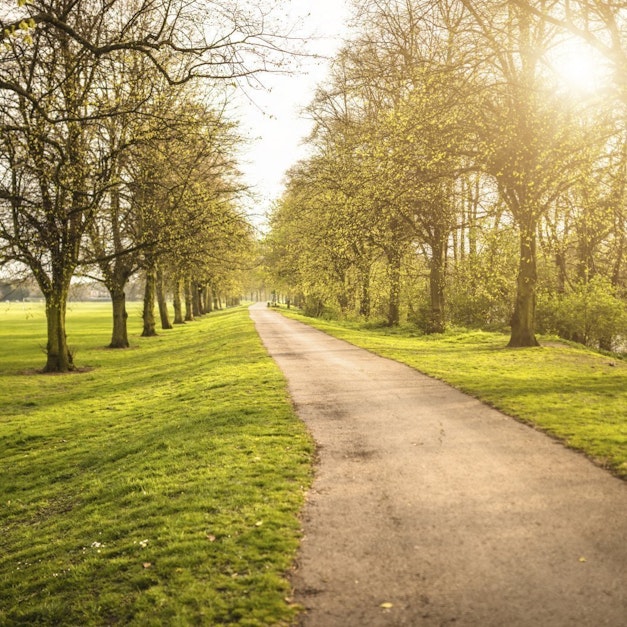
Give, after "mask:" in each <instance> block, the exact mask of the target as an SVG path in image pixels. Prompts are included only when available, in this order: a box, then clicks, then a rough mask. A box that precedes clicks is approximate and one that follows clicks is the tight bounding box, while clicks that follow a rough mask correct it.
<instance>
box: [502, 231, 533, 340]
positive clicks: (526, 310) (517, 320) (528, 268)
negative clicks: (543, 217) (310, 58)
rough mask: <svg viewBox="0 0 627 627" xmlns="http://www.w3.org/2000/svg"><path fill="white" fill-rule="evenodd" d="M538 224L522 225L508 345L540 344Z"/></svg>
mask: <svg viewBox="0 0 627 627" xmlns="http://www.w3.org/2000/svg"><path fill="white" fill-rule="evenodd" d="M536 261H537V260H536V225H535V223H531V224H529V225H521V227H520V265H519V268H518V281H517V290H516V305H515V307H514V314H513V316H512V320H511V328H512V333H511V337H510V340H509V344H508V346H509V347H510V348H518V347H523V346H539V344H538V340H537V339H536V336H535V320H536V284H537V281H538V275H537V268H536Z"/></svg>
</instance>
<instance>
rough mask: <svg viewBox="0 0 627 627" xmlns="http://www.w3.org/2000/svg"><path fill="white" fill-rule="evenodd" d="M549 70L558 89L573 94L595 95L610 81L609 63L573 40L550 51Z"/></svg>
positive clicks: (577, 40)
mask: <svg viewBox="0 0 627 627" xmlns="http://www.w3.org/2000/svg"><path fill="white" fill-rule="evenodd" d="M549 66H550V68H551V70H552V74H553V75H554V79H555V82H556V86H557V88H558V89H560V90H563V91H567V92H574V93H575V94H580V95H591V94H595V93H597V92H598V91H600V90H601V89H603V88H604V87H605V86H607V84H608V82H609V79H610V68H609V63H608V61H607V60H606V59H605V58H604V57H603V55H601V53H600V52H599V51H598V50H596V49H595V48H593V47H592V46H591V45H590V44H588V43H586V42H585V41H583V40H580V39H577V38H575V37H570V38H568V39H564V40H562V41H561V42H559V43H558V44H557V45H556V46H555V48H553V50H552V51H551V53H550V59H549Z"/></svg>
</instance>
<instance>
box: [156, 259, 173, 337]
mask: <svg viewBox="0 0 627 627" xmlns="http://www.w3.org/2000/svg"><path fill="white" fill-rule="evenodd" d="M155 286H156V293H157V304H158V306H159V318H160V319H161V328H162V329H171V328H172V323H171V322H170V316H169V314H168V303H167V301H166V299H165V289H164V285H163V272H162V271H161V269H160V268H158V269H157V271H156V274H155Z"/></svg>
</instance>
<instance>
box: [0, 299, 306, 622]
mask: <svg viewBox="0 0 627 627" xmlns="http://www.w3.org/2000/svg"><path fill="white" fill-rule="evenodd" d="M139 311H140V305H134V304H132V305H131V307H130V309H129V314H130V317H129V330H130V335H131V342H132V344H133V347H132V348H131V349H129V350H126V351H114V350H110V349H105V348H103V347H104V346H105V345H106V344H107V343H108V341H109V339H110V337H109V336H110V321H109V318H110V310H109V306H108V305H107V304H80V305H78V304H70V306H69V311H68V337H69V343H70V346H71V347H72V348H73V349H74V350H75V359H76V363H77V365H78V366H79V367H81V368H83V367H89V369H88V370H87V371H85V372H81V373H74V374H69V375H40V374H36V373H35V370H36V369H38V368H41V367H42V366H43V365H44V362H45V357H44V354H43V351H42V347H43V346H44V344H45V317H44V311H43V305H36V304H21V303H19V304H18V303H13V304H10V305H7V304H5V303H1V304H0V314H1V320H2V326H1V327H0V477H1V480H0V503H1V510H0V511H1V514H0V624H2V625H23V624H39V625H81V626H82V625H109V624H111V625H112V624H123V625H216V624H221V625H222V624H223V625H229V624H231V625H234V624H237V625H251V626H252V625H280V624H288V623H289V622H290V620H291V618H292V617H293V616H294V615H295V613H296V612H297V608H296V607H295V606H293V605H291V604H290V602H289V596H290V588H289V584H288V582H287V580H286V578H285V574H286V571H287V570H288V569H289V567H290V565H291V563H292V559H293V556H294V553H295V551H296V549H297V546H298V541H299V537H300V526H299V521H298V513H299V511H300V508H301V505H302V502H303V498H304V491H305V490H306V488H307V486H308V485H309V481H310V474H311V461H312V454H313V446H312V442H311V440H310V438H309V436H308V435H307V433H306V431H305V428H304V426H303V425H302V423H301V422H300V421H298V420H297V419H296V417H295V415H294V413H293V410H292V407H291V404H290V402H289V400H288V398H287V393H286V388H285V384H284V380H283V378H282V375H281V374H280V372H279V371H278V369H277V367H276V366H275V365H274V363H273V362H272V360H271V359H270V358H269V357H268V356H267V354H266V353H265V350H264V349H263V347H262V345H261V343H260V341H259V339H258V337H257V335H256V333H255V331H254V327H253V325H252V322H251V321H250V319H249V316H248V312H247V310H246V309H244V308H238V309H233V310H227V311H224V312H219V313H214V314H211V315H210V316H207V317H205V318H203V319H201V320H198V321H196V322H193V323H190V324H187V325H184V326H179V327H177V328H175V329H173V330H171V331H164V332H162V333H161V334H160V335H159V336H158V337H156V338H140V337H139V332H140V329H141V325H140V323H141V321H140V316H139Z"/></svg>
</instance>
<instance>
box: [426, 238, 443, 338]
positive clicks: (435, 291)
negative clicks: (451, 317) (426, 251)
mask: <svg viewBox="0 0 627 627" xmlns="http://www.w3.org/2000/svg"><path fill="white" fill-rule="evenodd" d="M434 240H435V241H434V242H433V243H432V245H431V264H430V266H431V267H430V271H429V291H430V296H431V311H430V315H429V324H428V327H427V332H428V333H444V331H445V327H446V324H445V319H444V305H445V296H444V287H445V264H446V241H445V240H444V238H443V237H437V234H436V237H435V238H434Z"/></svg>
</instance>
